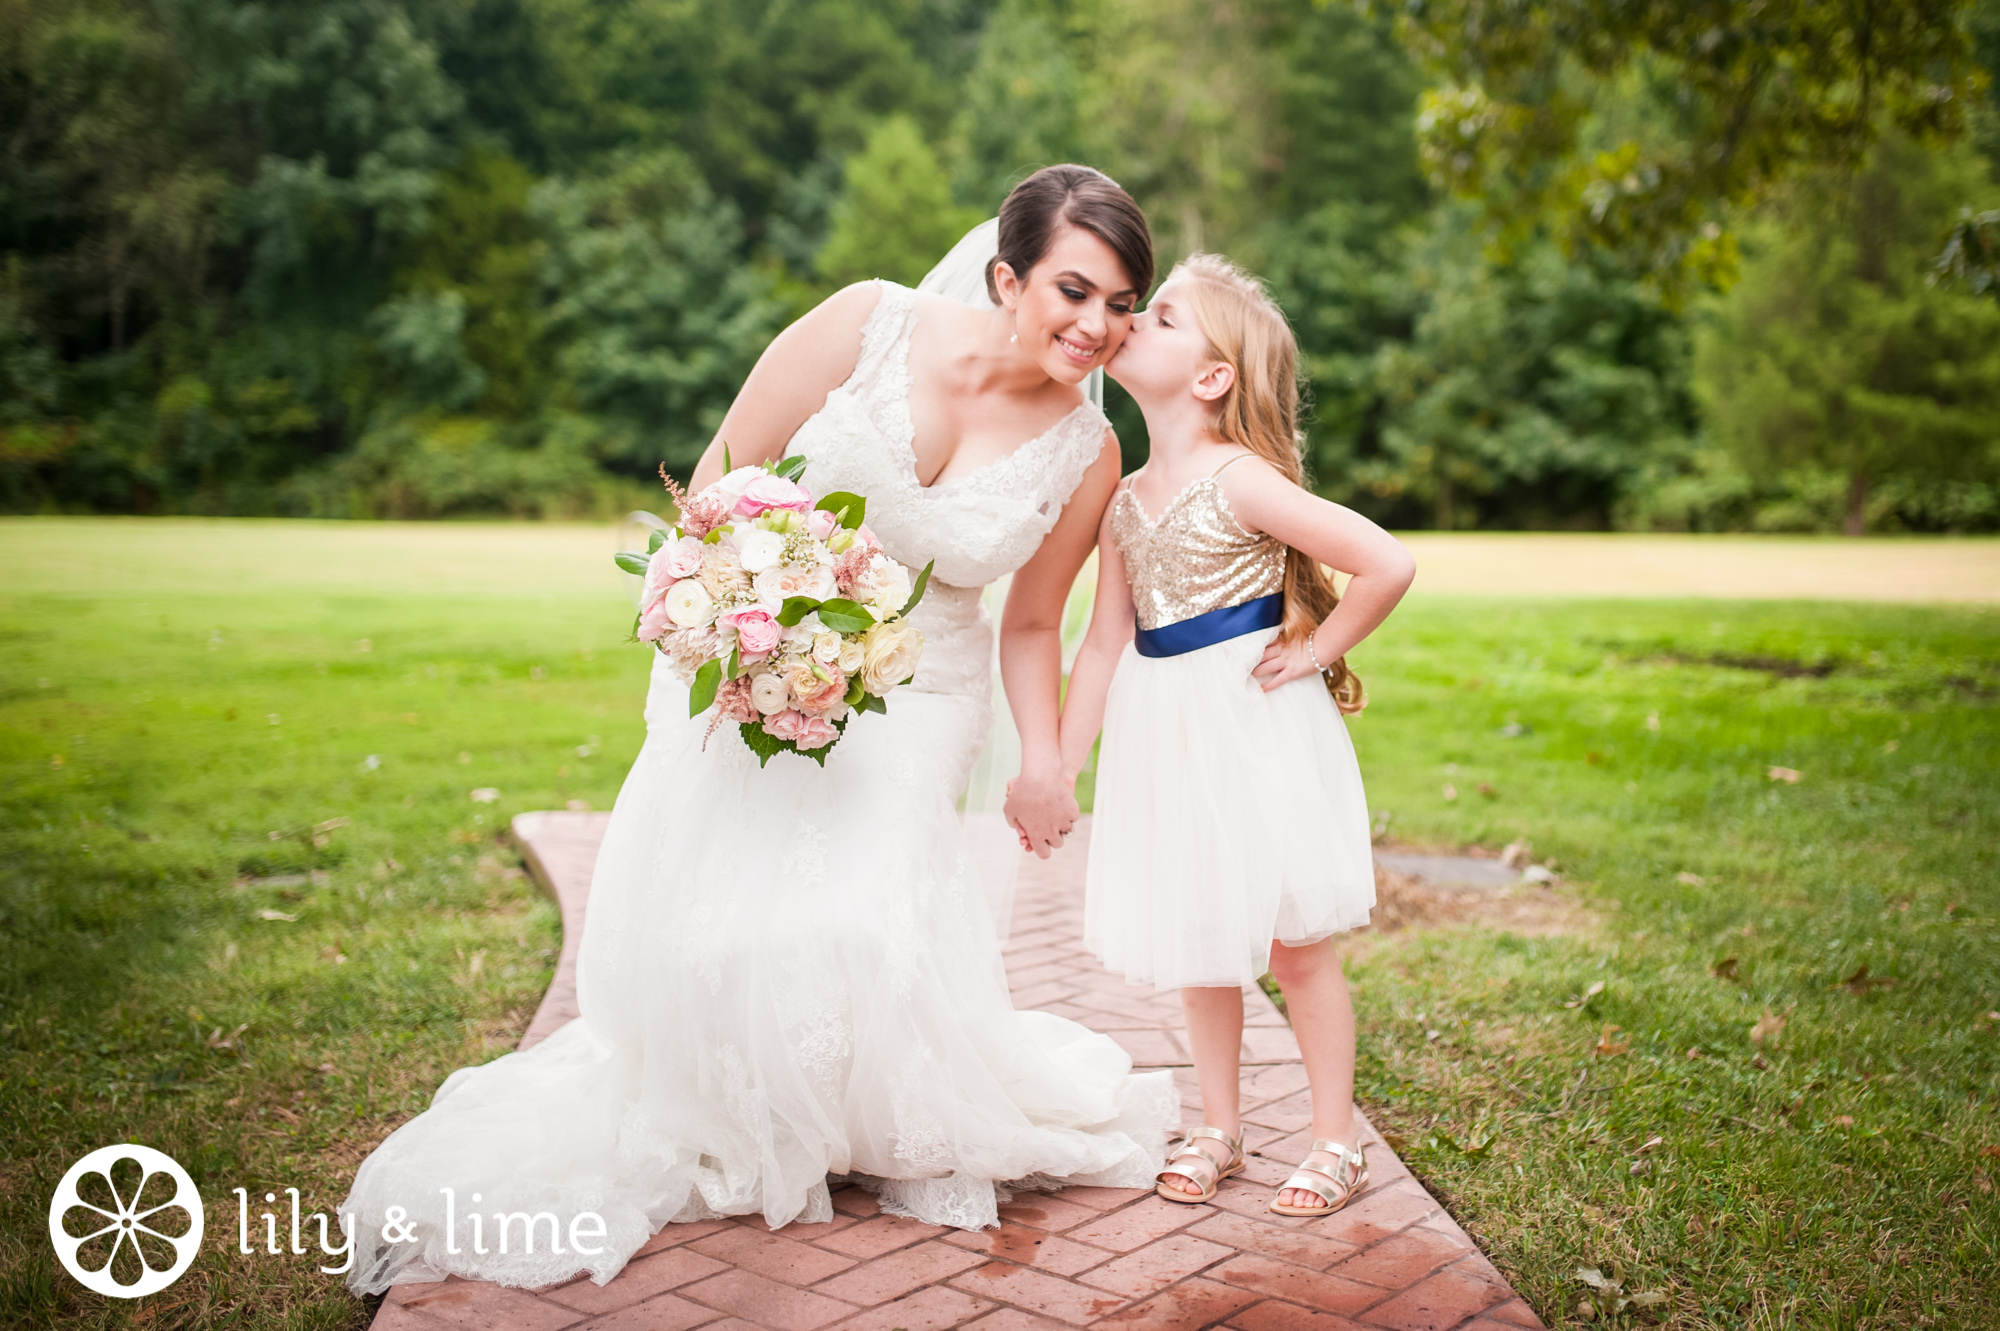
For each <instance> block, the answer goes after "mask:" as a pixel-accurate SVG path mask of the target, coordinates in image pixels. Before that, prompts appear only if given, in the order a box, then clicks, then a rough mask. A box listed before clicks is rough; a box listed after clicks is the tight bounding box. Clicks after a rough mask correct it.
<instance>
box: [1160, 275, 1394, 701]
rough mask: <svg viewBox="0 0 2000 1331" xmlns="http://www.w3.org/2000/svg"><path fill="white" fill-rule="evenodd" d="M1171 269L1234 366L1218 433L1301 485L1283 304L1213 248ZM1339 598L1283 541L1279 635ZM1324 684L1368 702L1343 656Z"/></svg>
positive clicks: (1295, 365) (1300, 631)
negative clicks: (1283, 615) (1208, 252)
mask: <svg viewBox="0 0 2000 1331" xmlns="http://www.w3.org/2000/svg"><path fill="white" fill-rule="evenodd" d="M1176 277H1178V278H1181V279H1183V286H1184V287H1185V289H1186V299H1187V303H1188V305H1189V306H1190V308H1192V309H1193V311H1194V317H1195V320H1196V322H1198V323H1199V324H1200V325H1201V331H1202V334H1203V335H1204V336H1205V337H1207V339H1208V351H1209V355H1210V356H1212V357H1213V358H1214V359H1216V360H1219V361H1222V362H1223V363H1224V364H1226V365H1228V366H1229V367H1230V368H1231V369H1233V370H1234V371H1235V372H1236V377H1235V382H1234V383H1232V384H1231V385H1230V386H1229V391H1228V392H1227V393H1225V394H1223V396H1222V400H1221V401H1220V402H1218V403H1216V412H1215V431H1216V433H1217V434H1219V435H1220V436H1221V437H1222V439H1223V440H1224V442H1226V443H1231V444H1240V445H1242V446H1243V447H1244V448H1247V449H1249V450H1250V451H1251V452H1252V453H1255V454H1256V455H1257V456H1258V457H1260V458H1262V459H1264V461H1266V462H1268V463H1270V464H1271V465H1272V466H1274V467H1276V468H1277V469H1278V470H1279V471H1280V472H1282V473H1283V474H1284V475H1285V476H1286V477H1288V478H1289V479H1290V480H1291V481H1292V483H1293V484H1295V485H1300V486H1303V485H1304V484H1305V458H1304V451H1303V450H1304V445H1305V436H1304V435H1303V434H1301V433H1300V431H1299V348H1298V342H1297V341H1296V339H1294V338H1293V336H1292V326H1291V325H1290V324H1289V323H1287V322H1285V315H1284V311H1282V310H1280V309H1279V308H1278V305H1277V302H1276V301H1274V300H1272V299H1271V296H1270V293H1269V292H1267V291H1266V290H1265V289H1264V286H1263V283H1261V282H1259V281H1258V280H1257V279H1256V278H1254V277H1252V276H1251V275H1250V274H1248V273H1246V272H1244V271H1243V270H1242V269H1241V268H1238V267H1237V266H1236V265H1235V264H1233V263H1231V262H1229V260H1227V259H1225V258H1223V257H1222V256H1220V255H1217V254H1192V255H1189V256H1188V257H1187V258H1186V259H1183V260H1182V261H1181V262H1180V263H1179V264H1177V265H1176V266H1175V268H1174V271H1173V272H1172V273H1170V274H1168V276H1167V281H1169V282H1171V281H1173V280H1174V279H1175V278H1176ZM1162 285H1164V283H1163V284H1162ZM1338 604H1340V597H1339V596H1338V594H1336V593H1335V592H1334V590H1333V580H1332V579H1331V578H1330V577H1328V576H1327V572H1326V570H1325V569H1324V568H1322V567H1320V564H1319V561H1318V560H1316V559H1314V558H1312V556H1310V555H1308V554H1306V553H1305V552H1303V551H1301V550H1298V549H1295V548H1292V547H1287V548H1286V551H1285V618H1284V622H1283V625H1282V626H1281V627H1280V628H1279V630H1278V636H1279V638H1280V639H1281V640H1282V641H1284V642H1296V641H1298V640H1299V639H1300V638H1302V637H1304V636H1305V635H1307V634H1309V633H1311V632H1312V631H1313V630H1314V629H1316V628H1318V627H1319V626H1320V624H1321V623H1322V622H1324V620H1325V619H1326V617H1327V616H1328V615H1330V614H1332V613H1333V608H1334V606H1336V605H1338ZM1326 688H1327V692H1329V693H1331V694H1332V695H1333V701H1334V703H1335V705H1337V706H1338V707H1339V708H1340V710H1341V711H1343V712H1348V713H1352V712H1358V711H1360V710H1361V709H1362V708H1363V707H1365V706H1366V705H1367V703H1368V695H1367V692H1366V691H1365V690H1364V689H1363V688H1362V687H1361V679H1360V677H1359V676H1357V675H1356V674H1355V673H1354V672H1353V671H1352V670H1349V669H1348V668H1347V658H1346V657H1344V656H1343V657H1341V658H1340V659H1339V660H1336V661H1334V662H1332V663H1331V664H1330V665H1329V666H1328V667H1327V673H1326Z"/></svg>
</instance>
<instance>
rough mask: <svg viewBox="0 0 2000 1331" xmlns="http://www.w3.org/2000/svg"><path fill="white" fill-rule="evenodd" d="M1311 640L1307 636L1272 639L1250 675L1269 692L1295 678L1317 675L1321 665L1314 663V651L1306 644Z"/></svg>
mask: <svg viewBox="0 0 2000 1331" xmlns="http://www.w3.org/2000/svg"><path fill="white" fill-rule="evenodd" d="M1309 641H1310V639H1309V638H1306V637H1300V638H1298V639H1296V640H1295V641H1293V642H1290V643H1287V642H1285V641H1284V640H1282V639H1280V638H1273V639H1271V641H1270V642H1269V644H1267V645H1266V646H1265V648H1264V655H1263V657H1262V658H1261V659H1260V660H1259V661H1258V662H1257V664H1256V665H1254V666H1251V667H1250V677H1251V678H1252V679H1254V680H1256V681H1257V685H1258V687H1259V688H1261V689H1263V690H1264V692H1266V693H1269V692H1270V691H1271V690H1272V689H1275V688H1278V687H1280V686H1282V685H1285V684H1289V683H1291V682H1292V681H1293V680H1295V679H1307V678H1310V677H1311V676H1313V675H1317V674H1318V673H1319V667H1318V666H1316V665H1314V664H1313V661H1312V652H1311V650H1310V649H1309V648H1308V647H1307V646H1306V644H1307V642H1309Z"/></svg>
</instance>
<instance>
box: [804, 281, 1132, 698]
mask: <svg viewBox="0 0 2000 1331" xmlns="http://www.w3.org/2000/svg"><path fill="white" fill-rule="evenodd" d="M879 285H880V286H881V289H882V296H881V299H880V300H879V301H877V302H876V305H875V310H874V312H873V313H872V314H870V315H869V316H868V322H867V323H865V324H864V325H863V326H862V329H861V356H860V359H859V360H858V361H857V362H856V364H855V366H854V373H853V374H852V375H850V376H849V377H848V380H847V382H846V383H844V384H842V385H841V386H840V387H838V388H836V389H834V390H833V391H832V392H830V393H828V394H827V395H826V404H825V405H824V406H822V407H821V408H820V409H819V410H818V411H816V412H814V413H813V414H812V416H811V417H809V418H808V419H807V420H806V423H805V424H804V425H801V426H800V427H799V429H798V433H796V434H794V435H793V436H792V438H791V442H790V443H789V444H788V445H787V446H786V449H785V451H786V452H787V453H788V454H797V455H800V456H803V457H805V458H806V459H808V462H809V465H808V466H807V468H806V472H805V475H804V477H803V481H804V483H805V484H806V485H807V486H809V487H810V488H811V489H812V490H813V491H814V492H815V493H820V494H824V493H827V492H829V491H833V490H851V491H853V492H854V493H855V494H859V495H865V496H867V499H868V526H869V529H870V530H872V531H873V532H874V533H875V535H876V536H877V537H878V538H880V540H881V542H882V548H883V549H884V550H886V551H887V552H888V553H889V554H890V556H892V557H893V558H895V559H897V560H899V561H900V562H902V563H904V564H906V565H908V566H909V567H910V568H911V569H912V570H915V569H920V568H922V567H923V566H924V565H925V564H926V563H928V562H930V561H931V560H933V559H935V560H936V561H937V567H936V569H935V570H934V571H933V572H932V574H931V590H930V592H929V594H928V595H927V596H926V597H925V598H924V603H923V604H922V605H921V606H919V607H918V609H917V611H916V612H915V613H914V614H913V615H912V616H911V619H912V622H913V623H914V624H915V625H916V626H917V628H918V629H920V630H921V631H922V632H923V634H924V639H925V645H924V658H923V662H922V664H921V665H920V666H919V667H918V670H917V678H916V679H915V680H914V681H913V682H912V683H911V685H910V687H912V688H917V689H924V690H928V691H932V692H982V691H984V690H985V689H986V688H987V687H988V679H989V672H990V670H991V668H992V666H991V646H990V644H991V638H990V634H991V628H990V625H989V624H988V622H987V619H986V616H985V613H984V611H982V610H981V609H980V608H979V589H980V588H982V587H984V586H985V585H986V584H987V583H989V582H992V581H993V580H995V579H996V578H999V577H1002V576H1004V575H1005V574H1008V573H1012V572H1013V571H1014V570H1015V569H1017V568H1019V567H1021V565H1023V564H1025V563H1027V562H1028V559H1029V557H1030V556H1032V555H1033V554H1034V553H1035V550H1036V549H1037V548H1038V547H1039V546H1040V545H1041V543H1042V538H1043V537H1045V536H1047V535H1048V534H1049V530H1050V529H1051V528H1052V527H1054V526H1055V524H1056V519H1058V518H1059V517H1061V516H1062V510H1063V505H1065V504H1067V503H1068V502H1069V497H1070V495H1071V494H1072V493H1074V492H1075V490H1076V487H1077V485H1078V484H1079V483H1080V482H1081V481H1082V480H1083V474H1084V472H1085V471H1087V470H1088V469H1089V467H1090V464H1091V463H1092V462H1093V461H1095V460H1096V458H1097V454H1098V451H1099V449H1100V448H1101V447H1102V446H1103V443H1104V432H1105V430H1106V429H1108V428H1109V427H1110V422H1109V421H1108V420H1106V419H1105V416H1104V413H1103V412H1102V411H1100V410H1098V408H1097V407H1096V406H1095V405H1093V404H1091V403H1089V402H1084V403H1081V404H1079V405H1078V406H1077V408H1076V410H1074V411H1072V412H1070V413H1069V414H1068V415H1067V416H1065V417H1063V418H1062V419H1061V420H1060V421H1057V422H1056V423H1055V424H1054V425H1053V426H1051V427H1050V428H1049V429H1048V430H1046V431H1044V432H1043V433H1042V434H1040V435H1038V436H1036V437H1035V438H1033V439H1031V440H1029V441H1028V442H1027V443H1025V444H1023V445H1021V446H1020V447H1019V448H1017V449H1015V450H1014V451H1013V452H1012V453H1010V454H1008V455H1007V456H1006V457H1004V458H1000V459H999V460H997V461H995V462H991V463H988V464H987V465H985V466H983V467H980V468H979V469H978V470H976V471H970V472H967V473H966V474H965V475H963V476H954V477H952V478H951V479H950V480H946V481H940V482H938V483H937V484H935V485H930V486H925V485H921V484H919V483H918V481H917V455H916V449H915V447H914V446H913V440H914V439H915V436H916V426H915V424H914V423H913V422H912V420H911V418H910V334H911V331H912V329H913V328H914V327H915V326H916V322H917V319H916V295H917V293H916V292H914V291H912V290H911V289H910V288H908V287H905V286H900V285H898V284H896V283H894V282H887V281H884V282H881V283H880V284H879Z"/></svg>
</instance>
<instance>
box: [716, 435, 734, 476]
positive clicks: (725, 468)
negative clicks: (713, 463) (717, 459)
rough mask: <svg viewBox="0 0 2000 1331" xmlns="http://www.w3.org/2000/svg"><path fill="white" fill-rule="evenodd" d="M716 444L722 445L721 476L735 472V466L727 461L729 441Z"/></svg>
mask: <svg viewBox="0 0 2000 1331" xmlns="http://www.w3.org/2000/svg"><path fill="white" fill-rule="evenodd" d="M717 442H718V443H720V444H721V445H722V474H723V475H724V476H727V475H728V474H729V473H730V472H732V471H735V470H736V464H735V463H734V462H731V461H730V460H729V441H728V440H727V439H722V440H718V441H717Z"/></svg>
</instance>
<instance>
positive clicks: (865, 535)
mask: <svg viewBox="0 0 2000 1331" xmlns="http://www.w3.org/2000/svg"><path fill="white" fill-rule="evenodd" d="M854 534H855V535H856V536H858V537H860V538H861V543H862V544H863V545H865V546H867V547H868V548H869V549H870V550H880V549H881V548H882V542H881V541H880V540H878V539H876V536H875V533H874V532H872V531H869V530H868V524H867V523H865V522H864V523H862V524H861V525H860V526H859V527H856V528H855V529H854Z"/></svg>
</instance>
